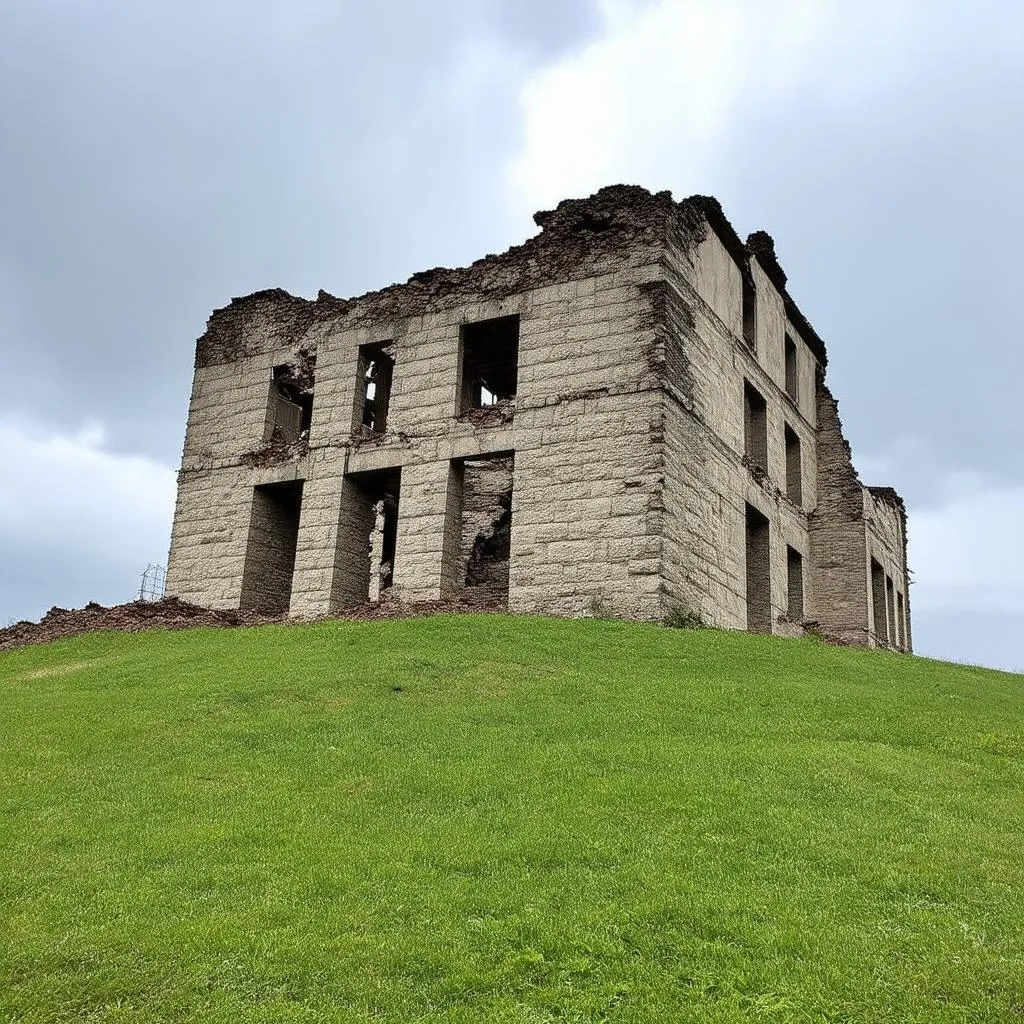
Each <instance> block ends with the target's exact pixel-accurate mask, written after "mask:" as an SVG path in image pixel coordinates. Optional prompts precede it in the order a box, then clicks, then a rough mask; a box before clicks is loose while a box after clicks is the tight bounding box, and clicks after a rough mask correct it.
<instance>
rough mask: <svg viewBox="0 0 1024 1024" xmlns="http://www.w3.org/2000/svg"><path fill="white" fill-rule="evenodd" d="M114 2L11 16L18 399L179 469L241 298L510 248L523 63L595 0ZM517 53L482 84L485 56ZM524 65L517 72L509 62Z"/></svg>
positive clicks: (8, 66)
mask: <svg viewBox="0 0 1024 1024" xmlns="http://www.w3.org/2000/svg"><path fill="white" fill-rule="evenodd" d="M470 10H471V11H472V17H469V16H467V13H466V11H467V9H466V6H465V5H463V4H461V3H459V2H458V0H442V2H440V3H435V4H430V5H426V4H419V3H412V2H410V3H401V4H399V3H393V4H385V5H369V4H359V3H355V2H352V3H345V4H337V3H326V2H306V3H291V2H289V3H283V2H280V3H278V2H274V3H263V4H259V5H256V6H253V5H250V4H240V3H233V4H205V3H204V4H198V3H182V4H136V3H117V2H111V0H107V2H97V3H90V4H77V3H70V2H66V3H50V4H48V5H42V4H41V5H30V4H20V5H19V4H14V5H8V6H7V7H6V9H5V10H4V12H3V13H2V14H0V135H2V137H3V138H4V139H5V140H7V143H8V146H9V151H10V152H11V153H12V154H13V159H8V160H5V161H4V163H3V166H2V167H0V225H2V231H0V298H3V300H4V303H3V309H0V345H2V349H0V351H2V353H3V357H4V359H5V362H6V364H7V366H8V367H9V368H10V371H11V377H12V378H13V379H15V380H17V382H18V386H17V388H16V389H12V390H11V391H10V392H9V393H8V395H7V398H6V401H5V404H6V407H7V408H14V409H21V410H24V411H29V412H31V413H32V414H33V415H34V416H35V417H36V418H39V417H42V418H46V419H50V420H52V421H54V422H59V423H63V424H65V425H68V426H70V425H75V424H77V423H79V422H81V420H82V419H83V418H88V417H93V418H98V419H102V420H103V421H104V422H106V423H107V424H108V425H110V427H111V430H112V439H113V443H114V444H115V446H117V447H120V448H122V449H133V450H139V449H142V450H145V451H148V452H151V453H153V454H155V455H158V456H159V457H161V458H163V459H164V460H165V461H167V462H173V461H174V460H175V458H176V454H177V448H178V445H179V444H180V438H181V434H182V430H183V420H184V409H185V403H186V400H187V393H188V384H189V377H190V372H191V368H190V357H191V349H192V342H193V340H194V338H195V337H196V335H197V334H198V333H200V331H201V330H202V327H203V322H204V320H205V317H206V316H207V314H208V313H209V311H210V310H211V309H212V308H214V307H215V306H219V305H222V304H224V303H225V302H226V301H227V300H228V299H229V298H230V297H231V296H233V295H237V294H244V293H247V292H249V291H252V290H255V289H257V288H261V287H267V286H271V285H281V286H283V287H286V288H289V289H291V290H294V291H297V292H300V293H304V294H315V292H316V290H317V289H318V288H319V287H326V288H328V289H329V290H332V291H336V292H340V293H343V294H344V293H350V292H358V291H361V290H365V289H367V288H370V287H376V286H380V285H383V284H386V283H388V282H389V281H390V280H392V279H394V278H395V277H397V276H401V275H405V274H408V273H411V272H412V271H413V270H416V269H419V268H420V266H421V265H423V264H425V263H437V262H441V261H453V260H455V261H457V260H460V259H465V258H471V257H472V256H474V255H476V254H477V251H478V250H479V249H480V248H481V247H486V246H488V245H489V244H490V243H497V242H499V241H501V242H503V241H504V237H503V235H502V232H503V231H504V230H507V229H506V228H504V227H503V226H502V225H501V224H500V218H495V217H493V216H486V215H484V214H482V212H481V211H490V212H491V214H493V211H494V209H495V206H496V205H497V200H498V194H499V191H498V190H499V185H500V168H501V166H502V163H503V160H504V158H505V156H506V155H507V153H508V152H509V151H510V150H511V149H512V148H514V147H515V145H516V144H517V141H518V140H517V135H516V130H515V127H514V125H515V107H514V103H515V92H514V91H515V84H516V81H517V79H516V77H515V72H519V71H521V70H522V69H523V68H524V67H525V66H527V65H528V64H529V62H530V61H536V60H539V59H542V58H544V57H547V56H550V55H551V54H552V53H556V52H558V50H559V49H560V48H562V47H564V46H568V45H571V44H572V43H573V41H574V40H576V39H579V38H580V34H581V33H585V32H588V31H592V30H593V28H594V27H595V17H594V14H593V5H592V4H590V3H586V2H583V0H579V2H573V3H568V4H565V5H544V4H541V3H539V2H535V0H531V2H529V3H512V2H510V0H507V2H506V0H502V2H498V0H492V2H490V3H486V4H482V5H476V6H474V7H473V8H471V9H470ZM476 47H478V48H480V49H481V50H482V51H483V52H485V53H486V52H488V47H489V48H490V50H491V51H493V52H494V53H495V54H496V55H497V57H498V58H501V59H498V60H496V61H495V63H494V66H492V67H487V66H485V67H483V68H477V69H476V75H477V78H476V80H474V81H471V82H466V83H461V82H460V79H459V75H460V70H461V68H462V67H463V65H471V63H472V58H473V56H474V52H475V51H474V48H476ZM503 60H504V61H505V62H506V63H503Z"/></svg>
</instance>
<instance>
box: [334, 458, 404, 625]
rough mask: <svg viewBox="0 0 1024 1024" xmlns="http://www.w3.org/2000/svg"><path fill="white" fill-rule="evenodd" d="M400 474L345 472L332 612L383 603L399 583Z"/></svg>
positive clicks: (397, 470)
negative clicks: (395, 579) (397, 568)
mask: <svg viewBox="0 0 1024 1024" xmlns="http://www.w3.org/2000/svg"><path fill="white" fill-rule="evenodd" d="M400 490H401V470H400V469H397V468H396V469H381V470H369V471H367V472H362V473H346V474H345V476H344V478H343V479H342V484H341V510H340V517H339V520H338V536H337V542H336V549H335V559H334V565H335V569H334V581H333V584H332V588H331V609H332V610H336V609H338V608H340V607H345V606H347V605H354V604H365V603H366V602H367V601H371V602H377V601H380V600H381V599H382V598H383V597H384V595H385V593H386V592H387V591H388V590H389V589H390V588H391V586H392V585H393V583H394V578H395V553H396V550H395V549H396V542H397V538H398V512H399V493H400Z"/></svg>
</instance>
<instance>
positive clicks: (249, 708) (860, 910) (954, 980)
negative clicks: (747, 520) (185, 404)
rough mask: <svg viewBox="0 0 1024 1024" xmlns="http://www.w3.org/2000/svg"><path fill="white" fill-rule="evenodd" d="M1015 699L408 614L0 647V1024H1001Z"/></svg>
mask: <svg viewBox="0 0 1024 1024" xmlns="http://www.w3.org/2000/svg"><path fill="white" fill-rule="evenodd" d="M1022 720H1024V677H1021V676H1013V675H1005V674H1000V673H996V672H988V671H984V670H980V669H973V668H966V667H961V666H955V665H947V664H941V663H938V662H931V661H926V660H923V659H915V658H908V657H898V656H891V655H886V654H880V653H869V652H864V651H854V650H844V649H838V648H832V647H827V646H824V645H822V644H820V643H816V642H813V641H810V640H808V641H785V640H779V639H772V638H765V637H755V636H748V635H744V634H735V633H723V632H718V631H712V630H702V631H680V630H669V629H662V628H658V627H649V626H639V625H632V624H625V623H619V622H612V621H593V620H588V621H559V620H544V619H531V618H517V617H504V616H466V617H455V616H442V617H437V618H429V619H419V620H405V621H396V622H382V623H362V624H360V623H345V622H325V623H322V624H319V625H314V626H304V627H287V626H271V627H264V628H259V629H253V630H221V631H217V630H195V631H189V632H180V633H150V634H145V635H137V636H129V635H117V634H95V635H89V636H83V637H78V638H76V639H73V640H67V641H62V642H60V643H58V644H52V645H48V646H44V647H33V648H26V649H24V650H20V651H15V652H11V653H7V654H3V655H0V1020H2V1021H4V1022H7V1021H58V1020H62V1021H63V1020H67V1021H79V1020H88V1021H193V1020H200V1021H218V1022H225V1024H226V1022H232V1024H236V1022H253V1024H257V1022H265V1021H303V1022H305V1021H341V1022H357V1021H358V1022H369V1021H378V1022H380V1021H384V1022H407V1021H432V1022H433V1021H437V1022H441V1021H444V1022H455V1021H458V1022H479V1021H501V1022H513V1024H515V1022H522V1024H527V1022H529V1024H533V1022H542V1021H558V1022H574V1021H580V1022H582V1021H609V1022H632V1021H673V1022H674V1021H701V1022H705V1021H764V1020H767V1021H807V1022H819V1024H824V1022H868V1021H871V1022H875V1021H877V1022H887V1024H888V1022H893V1021H901V1022H902V1021H921V1022H945V1021H950V1022H952V1021H957V1022H966V1021H1020V1020H1021V1018H1022V1015H1024V794H1022V780H1024V760H1022V757H1024V743H1022Z"/></svg>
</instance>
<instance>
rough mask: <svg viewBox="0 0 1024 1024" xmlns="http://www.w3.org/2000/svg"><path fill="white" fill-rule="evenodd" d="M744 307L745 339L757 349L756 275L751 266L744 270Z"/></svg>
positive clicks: (742, 298)
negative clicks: (753, 273) (752, 272)
mask: <svg viewBox="0 0 1024 1024" xmlns="http://www.w3.org/2000/svg"><path fill="white" fill-rule="evenodd" d="M742 277H743V286H742V295H741V301H742V307H743V340H744V341H745V342H746V343H747V344H748V345H749V346H750V348H751V350H752V351H754V352H756V351H757V293H756V292H755V290H754V277H753V275H752V274H751V272H750V268H749V267H748V268H746V269H745V270H744V271H743V275H742Z"/></svg>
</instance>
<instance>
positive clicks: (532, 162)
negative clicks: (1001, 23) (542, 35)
mask: <svg viewBox="0 0 1024 1024" xmlns="http://www.w3.org/2000/svg"><path fill="white" fill-rule="evenodd" d="M602 8H603V11H604V16H605V33H604V35H603V36H602V37H600V38H599V39H597V40H596V41H594V42H593V43H592V44H590V45H589V46H587V47H586V48H584V49H583V50H581V51H579V52H577V53H575V54H572V55H569V56H567V57H565V58H564V59H562V60H561V61H559V62H558V63H556V64H554V65H550V66H548V67H546V68H544V69H543V70H542V71H540V72H539V73H538V74H537V75H535V76H534V77H533V78H531V79H529V80H528V81H527V82H526V83H525V85H524V87H523V89H522V93H521V97H520V99H521V105H522V110H523V116H524V135H525V137H524V145H523V148H522V151H521V152H520V154H519V155H518V157H517V159H516V160H515V161H514V163H513V164H512V167H511V170H510V185H511V188H512V191H513V194H514V197H515V202H516V204H517V205H518V206H519V207H520V208H521V207H522V206H526V207H527V208H530V209H532V208H536V207H538V206H549V205H551V204H552V203H554V202H555V201H557V200H558V199H560V198H564V197H565V196H568V195H580V194H586V193H589V192H591V191H593V190H594V189H595V188H598V187H600V186H601V185H606V184H609V183H612V182H616V181H627V182H639V183H643V184H646V185H648V186H651V187H659V188H660V187H664V186H665V185H666V184H672V183H681V184H682V185H683V187H684V188H685V190H686V191H687V192H691V191H701V190H704V191H712V190H713V189H714V188H716V187H719V186H720V184H721V181H720V168H718V167H717V166H716V160H718V159H720V158H722V157H723V156H724V153H723V150H724V144H725V142H726V140H727V139H728V133H729V131H730V128H732V127H734V126H735V123H736V120H737V117H736V114H737V111H738V110H739V109H740V108H758V107H760V108H768V107H770V105H772V104H774V103H776V102H777V101H779V100H780V99H782V98H784V97H786V96H787V95H788V94H790V93H791V92H793V91H794V90H795V89H797V88H798V87H804V88H806V87H810V86H811V85H812V84H813V85H814V87H816V88H818V87H822V86H827V87H828V88H829V89H831V90H833V91H834V92H835V93H836V95H837V97H840V96H843V95H848V94H849V93H850V92H851V91H856V90H857V89H858V88H859V84H860V83H861V82H862V81H863V80H864V79H865V78H869V79H870V78H874V77H877V75H878V73H879V71H880V67H879V65H880V64H883V63H887V62H886V61H884V60H880V58H881V57H884V56H885V55H886V54H890V55H892V56H895V55H894V52H893V51H894V49H895V47H894V45H893V44H894V41H895V40H896V39H897V38H899V37H900V35H901V26H902V25H903V24H904V23H905V13H906V10H907V6H906V4H905V3H904V2H896V0H886V2H884V3H883V2H881V0H866V2H865V3H863V4H858V5H856V7H855V8H854V7H853V5H845V4H843V3H841V2H840V0H779V2H777V3H773V4H765V3H762V2H760V0H660V2H658V3H656V4H654V5H652V6H648V7H643V8H640V9H637V8H636V7H635V5H633V4H630V3H624V2H623V0H605V2H604V3H603V5H602ZM869 45H870V47H871V57H872V59H871V60H865V59H864V57H865V52H864V51H865V50H866V48H867V47H868V46H869Z"/></svg>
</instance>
